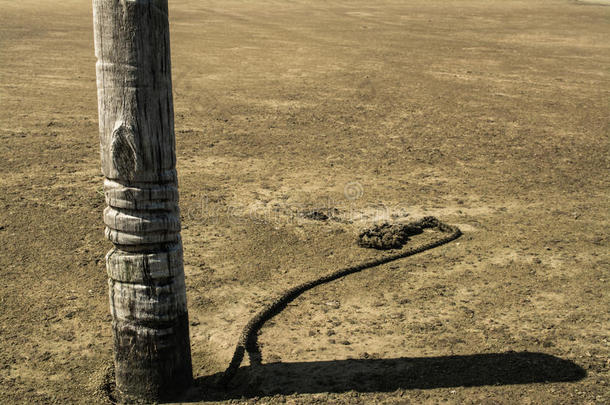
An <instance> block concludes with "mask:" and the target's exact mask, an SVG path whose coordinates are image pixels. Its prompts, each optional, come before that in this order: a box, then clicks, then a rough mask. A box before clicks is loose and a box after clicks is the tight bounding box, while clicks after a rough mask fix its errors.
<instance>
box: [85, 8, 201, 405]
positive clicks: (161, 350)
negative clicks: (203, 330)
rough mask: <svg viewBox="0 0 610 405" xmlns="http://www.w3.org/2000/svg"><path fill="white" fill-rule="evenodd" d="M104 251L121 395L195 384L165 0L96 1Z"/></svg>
mask: <svg viewBox="0 0 610 405" xmlns="http://www.w3.org/2000/svg"><path fill="white" fill-rule="evenodd" d="M93 9H94V10H93V11H94V13H93V15H94V30H95V53H96V56H97V88H98V107H99V124H100V144H101V160H102V172H103V174H104V176H105V180H104V191H105V196H106V203H107V205H108V207H107V208H106V209H105V210H104V223H105V224H106V237H107V238H108V239H110V241H112V243H113V244H114V249H112V250H111V251H110V252H109V253H108V255H107V256H106V267H107V270H108V276H109V286H110V288H109V290H110V309H111V312H112V319H113V324H112V325H113V332H114V354H115V375H116V385H117V391H118V394H119V395H120V397H121V398H122V400H126V401H131V400H145V401H154V400H158V399H163V398H167V397H169V396H171V395H172V394H174V393H176V392H178V391H181V390H183V389H184V388H186V387H187V386H189V385H190V384H191V383H192V367H191V353H190V344H189V330H188V314H187V308H186V291H185V285H184V270H183V264H182V241H181V239H180V215H179V210H178V188H177V177H176V169H175V166H176V156H175V136H174V111H173V100H172V86H171V68H170V46H169V21H168V8H167V0H93Z"/></svg>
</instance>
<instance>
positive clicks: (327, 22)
mask: <svg viewBox="0 0 610 405" xmlns="http://www.w3.org/2000/svg"><path fill="white" fill-rule="evenodd" d="M604 4H608V2H604V1H601V0H600V1H587V2H579V1H575V0H540V1H486V0H455V1H441V0H425V1H423V0H410V1H402V0H401V1H399V0H382V1H375V2H370V1H364V0H354V1H321V0H315V1H314V0H295V1H280V0H277V1H271V0H256V1H246V0H242V1H236V0H209V1H195V0H180V1H171V4H170V11H171V15H170V18H171V28H172V52H173V75H174V90H175V96H176V97H175V109H176V136H177V151H178V170H179V174H180V190H181V209H182V217H183V225H184V230H183V239H184V249H185V271H186V275H187V293H188V300H189V311H190V317H191V340H192V351H193V362H194V373H195V376H196V378H197V382H198V384H199V385H200V386H201V387H204V388H205V387H206V386H207V385H209V382H210V380H211V378H212V377H213V376H214V375H216V374H217V373H219V372H221V371H222V370H223V369H224V367H225V366H226V365H227V364H228V361H229V359H230V357H231V355H232V351H233V347H234V345H235V343H236V341H237V337H238V334H239V331H240V330H241V328H242V327H243V326H244V324H245V323H246V322H247V320H248V318H249V317H250V316H251V315H252V312H253V311H255V310H256V309H258V308H260V307H261V306H262V305H264V304H265V303H266V302H269V301H270V300H271V299H273V297H275V296H276V295H277V294H279V293H280V292H281V291H283V290H285V289H287V288H289V287H291V286H293V285H295V284H297V283H300V282H303V281H305V280H308V279H311V278H315V277H317V276H319V275H322V274H325V273H328V272H331V271H334V270H336V269H338V268H340V267H344V266H348V265H351V264H354V263H358V262H360V261H362V260H365V259H370V258H375V257H379V255H383V254H386V253H383V252H378V251H374V250H369V249H363V248H360V247H358V245H357V244H356V236H357V232H358V230H359V229H362V228H363V227H366V226H369V225H371V224H373V223H376V222H380V221H383V220H389V221H392V222H404V221H408V220H410V219H411V218H417V217H420V216H422V215H436V216H438V217H439V218H440V219H442V220H443V221H446V222H449V223H452V224H456V225H458V226H460V227H461V228H462V230H463V231H464V236H463V237H462V238H461V239H459V240H458V241H456V242H453V243H451V244H449V245H445V246H443V247H440V248H437V249H435V250H432V251H429V252H426V253H424V254H421V255H418V256H414V257H412V258H407V259H403V260H400V261H397V262H393V263H391V264H387V265H384V266H381V267H379V268H374V269H369V270H365V271H363V272H362V273H358V274H355V275H352V276H349V277H347V278H345V279H342V280H339V281H337V282H334V283H332V284H327V285H324V286H321V287H318V288H317V289H315V290H312V291H310V292H308V293H306V294H304V295H303V296H302V297H300V298H298V299H297V300H296V301H295V302H294V303H293V304H292V305H291V306H289V307H288V308H287V309H286V310H285V311H283V312H282V313H281V314H279V315H278V316H277V317H276V318H274V319H273V320H272V322H269V323H268V324H267V325H266V326H265V327H264V328H263V330H262V332H261V335H260V342H261V345H262V352H263V362H264V366H262V367H261V368H258V369H256V370H250V369H249V368H247V363H245V364H244V368H243V369H242V370H241V371H240V373H239V375H238V376H237V379H236V380H235V383H234V385H233V386H232V387H231V389H230V390H229V391H227V392H214V391H212V390H209V389H207V390H206V389H201V390H193V392H191V393H190V397H188V398H185V399H186V400H189V401H244V402H248V403H254V402H263V403H267V402H269V403H275V402H279V403H282V402H285V403H326V402H330V403H388V404H394V403H405V404H406V403H414V404H415V403H456V404H457V403H460V404H461V403H489V404H496V403H507V404H509V403H510V404H512V403H524V404H527V403H536V404H549V403H551V404H552V403H583V404H597V403H599V404H602V403H608V402H609V401H610V395H609V391H610V387H609V385H610V376H609V369H610V363H609V357H610V356H609V352H610V336H609V330H610V320H609V308H610V297H609V295H610V289H609V282H610V271H609V269H610V262H609V249H608V247H609V244H610V243H609V225H610V218H609V208H610V204H609V191H610V187H609V180H608V174H609V169H610V162H609V156H610V148H609V133H610V41H609V38H610V7H608V6H607V5H604ZM0 10H1V11H0V245H1V247H0V249H1V250H0V269H1V270H0V272H1V273H0V274H1V280H2V282H1V284H0V308H1V310H0V402H1V403H8V404H12V403H60V404H65V403H96V402H101V403H103V401H105V398H104V396H103V392H102V391H100V388H99V387H100V384H102V382H103V380H104V369H105V368H106V367H107V365H108V364H109V362H110V361H111V358H112V352H111V350H112V348H111V330H110V315H109V311H108V300H107V290H106V289H107V284H106V275H105V268H104V260H103V257H104V254H105V252H106V251H107V250H108V249H109V248H110V244H109V243H108V242H106V241H105V240H104V239H103V229H102V220H101V212H102V209H103V206H104V201H103V197H102V194H101V185H102V178H101V176H100V169H99V155H98V138H97V137H98V133H97V110H96V108H97V104H96V84H95V70H94V65H95V58H94V54H93V42H92V16H91V4H90V2H89V1H85V0H78V1H76V0H66V1H61V2H47V1H42V0H20V1H18V2H16V1H8V0H0ZM314 209H315V210H318V211H321V212H324V213H326V214H327V215H329V216H330V218H329V219H327V220H325V221H323V220H320V219H321V218H316V216H315V215H314V216H311V218H307V217H304V216H302V214H303V213H306V212H307V211H309V210H314ZM319 217H321V216H319ZM426 237H428V236H427V235H420V236H415V237H413V238H412V240H411V242H409V243H410V244H411V245H415V244H417V243H420V242H421V241H423V240H424V239H425V238H426Z"/></svg>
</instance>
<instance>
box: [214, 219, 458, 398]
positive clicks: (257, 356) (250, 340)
mask: <svg viewBox="0 0 610 405" xmlns="http://www.w3.org/2000/svg"><path fill="white" fill-rule="evenodd" d="M408 225H409V226H412V227H416V228H420V229H422V230H423V229H425V228H436V229H437V230H439V231H440V232H442V233H446V234H447V235H446V236H444V237H442V238H439V239H437V240H435V241H432V242H429V243H426V244H423V245H420V246H416V247H414V248H411V249H407V250H405V251H402V252H399V253H396V254H393V255H389V256H386V257H382V258H380V259H376V260H372V261H368V262H364V263H361V264H358V265H356V266H352V267H347V268H344V269H341V270H337V271H335V272H334V273H330V274H328V275H326V276H322V277H320V278H317V279H315V280H311V281H308V282H306V283H303V284H300V285H297V286H296V287H293V288H291V289H289V290H287V291H285V292H284V293H283V294H282V295H280V296H279V297H278V298H277V299H275V301H273V302H272V303H271V304H269V305H268V306H267V307H266V308H264V309H262V310H261V311H260V312H258V313H257V314H256V315H255V316H254V317H253V318H251V319H250V321H248V323H247V324H246V326H245V327H244V329H243V331H242V333H241V335H240V337H239V341H238V343H237V347H236V348H235V352H234V353H233V358H232V359H231V363H229V366H228V367H227V369H226V370H225V372H224V374H223V375H222V377H221V378H220V381H219V383H220V385H222V386H226V385H228V384H229V382H231V380H232V379H233V377H234V376H235V373H236V372H237V370H238V369H239V366H240V365H241V363H242V361H243V359H244V354H245V352H248V357H249V359H250V364H251V365H253V366H256V365H260V364H261V361H262V355H261V352H260V348H259V346H258V332H259V331H260V330H261V328H262V327H263V325H264V324H265V322H267V321H268V320H269V319H271V318H273V317H274V316H275V315H277V314H278V313H280V312H281V311H282V310H283V309H284V308H286V305H288V304H289V303H290V302H292V301H293V300H294V299H295V298H297V297H298V296H300V295H301V294H303V293H304V292H305V291H308V290H311V289H312V288H314V287H317V286H319V285H321V284H325V283H329V282H331V281H334V280H337V279H339V278H342V277H345V276H347V275H350V274H354V273H358V272H360V271H362V270H365V269H369V268H371V267H376V266H380V265H382V264H386V263H389V262H392V261H394V260H398V259H402V258H404V257H408V256H413V255H415V254H418V253H421V252H424V251H426V250H430V249H433V248H435V247H438V246H441V245H444V244H446V243H449V242H451V241H452V240H455V239H457V238H459V237H460V236H461V235H462V232H461V231H460V230H459V228H457V227H455V226H451V225H447V224H445V223H442V222H440V221H439V220H438V219H436V218H435V217H424V218H422V219H420V220H418V221H414V222H411V223H409V224H408Z"/></svg>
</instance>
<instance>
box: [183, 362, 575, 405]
mask: <svg viewBox="0 0 610 405" xmlns="http://www.w3.org/2000/svg"><path fill="white" fill-rule="evenodd" d="M585 376H586V372H585V370H584V369H583V368H582V367H580V366H578V365H577V364H575V363H573V362H571V361H569V360H565V359H561V358H558V357H555V356H551V355H548V354H544V353H530V352H512V351H511V352H506V353H489V354H474V355H465V356H441V357H415V358H408V357H401V358H395V359H358V360H351V359H350V360H335V361H313V362H301V363H281V362H279V363H270V364H262V365H259V366H256V367H251V366H248V367H242V368H240V369H239V371H238V372H237V374H236V376H235V379H234V381H233V383H232V384H231V385H230V386H229V387H228V388H227V389H226V390H221V389H219V388H218V387H217V386H216V385H215V384H216V381H217V379H218V378H219V377H220V374H215V375H211V376H206V377H199V378H198V379H197V380H196V386H195V387H194V389H193V390H191V391H190V392H189V394H188V395H187V396H186V397H185V398H184V399H183V401H185V402H189V401H190V402H195V401H203V400H226V399H235V398H244V397H245V398H248V397H253V396H267V395H275V394H283V395H289V394H294V393H320V392H333V393H340V392H345V391H357V392H391V391H395V390H397V389H415V388H418V389H432V388H447V387H463V386H466V387H469V386H470V387H472V386H483V385H510V384H529V383H541V382H560V381H563V382H568V381H578V380H580V379H582V378H584V377H585Z"/></svg>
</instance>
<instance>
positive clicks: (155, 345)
mask: <svg viewBox="0 0 610 405" xmlns="http://www.w3.org/2000/svg"><path fill="white" fill-rule="evenodd" d="M113 334H114V354H115V359H114V367H115V369H114V373H115V379H116V394H117V397H118V398H117V399H118V400H119V401H121V402H126V403H150V402H156V401H161V400H167V399H175V398H176V396H177V395H179V394H180V393H182V392H184V391H185V390H186V389H188V388H189V387H190V386H191V385H192V383H193V371H192V366H191V350H190V344H189V329H188V315H187V314H184V315H183V316H180V317H179V319H178V320H177V323H176V325H175V326H173V327H170V328H165V329H153V328H148V327H142V326H134V325H130V324H124V323H120V322H114V323H113Z"/></svg>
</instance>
